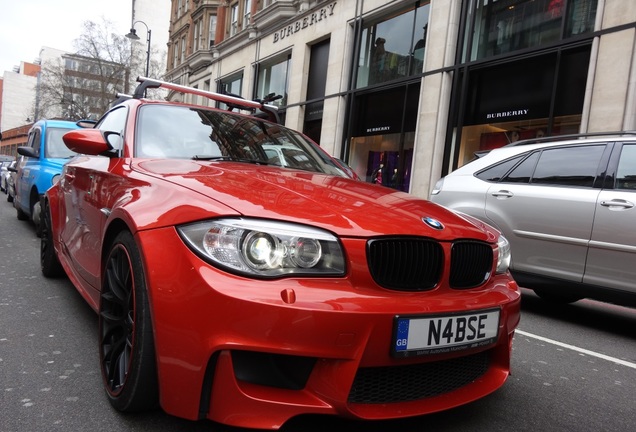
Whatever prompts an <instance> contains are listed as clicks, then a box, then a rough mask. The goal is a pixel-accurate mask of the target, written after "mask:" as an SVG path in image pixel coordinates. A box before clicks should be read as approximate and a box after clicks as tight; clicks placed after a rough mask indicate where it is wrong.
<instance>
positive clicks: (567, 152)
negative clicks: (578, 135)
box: [532, 145, 605, 187]
mask: <svg viewBox="0 0 636 432" xmlns="http://www.w3.org/2000/svg"><path fill="white" fill-rule="evenodd" d="M604 150H605V145H595V146H587V147H565V148H556V149H548V150H543V151H542V152H541V156H540V157H539V162H538V164H537V168H536V170H535V172H534V175H533V176H532V183H533V184H547V185H559V186H577V187H592V186H593V185H594V179H595V178H596V175H597V172H598V165H599V162H600V160H601V156H602V155H603V151H604Z"/></svg>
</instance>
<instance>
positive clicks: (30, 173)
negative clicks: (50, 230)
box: [13, 120, 79, 235]
mask: <svg viewBox="0 0 636 432" xmlns="http://www.w3.org/2000/svg"><path fill="white" fill-rule="evenodd" d="M77 128H79V125H78V124H77V123H75V122H71V121H64V120H39V121H37V122H36V123H35V124H34V125H33V127H32V128H31V129H30V130H29V137H28V141H27V145H26V146H23V147H18V154H20V155H21V156H22V158H20V162H19V163H18V165H17V174H16V180H15V199H14V201H13V205H14V207H15V208H16V210H17V216H18V219H20V220H31V221H33V223H34V225H35V228H36V233H37V234H38V235H39V234H40V198H41V197H42V195H43V194H44V192H46V190H47V189H48V188H50V187H51V185H53V183H54V182H55V181H56V180H57V179H58V178H59V175H60V173H61V172H62V166H63V165H64V164H65V163H66V162H67V161H68V160H69V158H71V157H73V156H74V155H75V153H74V152H73V151H71V150H70V149H69V148H68V147H66V146H65V145H64V141H62V136H63V135H64V134H65V133H66V132H68V131H69V130H72V129H77Z"/></svg>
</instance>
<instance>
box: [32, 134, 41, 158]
mask: <svg viewBox="0 0 636 432" xmlns="http://www.w3.org/2000/svg"><path fill="white" fill-rule="evenodd" d="M41 137H42V134H41V131H40V129H35V130H34V131H33V133H32V134H31V136H29V146H30V147H31V148H32V149H33V151H34V152H35V154H37V155H39V154H40V145H41V143H42V140H41Z"/></svg>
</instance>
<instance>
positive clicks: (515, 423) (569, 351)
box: [0, 195, 636, 432]
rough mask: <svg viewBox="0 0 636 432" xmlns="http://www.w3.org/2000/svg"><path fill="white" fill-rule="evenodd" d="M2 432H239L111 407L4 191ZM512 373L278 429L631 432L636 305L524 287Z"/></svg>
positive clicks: (81, 306) (69, 309) (69, 305)
mask: <svg viewBox="0 0 636 432" xmlns="http://www.w3.org/2000/svg"><path fill="white" fill-rule="evenodd" d="M0 199H1V201H0V238H1V241H0V371H1V372H0V392H1V395H2V396H1V399H0V400H1V402H0V412H1V413H2V414H1V415H0V431H2V432H18V431H93V432H98V431H109V432H116V431H131V430H135V431H174V430H180V431H181V430H183V431H185V430H188V431H239V430H244V429H238V428H232V427H227V426H223V425H219V424H217V423H213V422H210V421H198V422H192V421H186V420H182V419H178V418H175V417H171V416H169V415H166V414H165V413H163V412H161V411H157V412H152V413H146V414H137V415H122V414H120V413H118V412H116V411H115V410H114V409H113V408H111V406H110V404H109V403H108V401H107V398H106V396H105V394H104V390H103V388H102V383H101V377H100V373H99V364H98V352H97V351H98V348H97V338H96V332H97V316H96V314H95V313H94V312H93V311H92V310H91V309H90V307H89V306H88V305H87V304H86V303H85V302H84V300H83V299H82V298H81V297H80V295H79V294H78V293H77V291H75V289H74V288H73V286H72V285H71V283H70V282H69V281H68V280H67V279H57V280H49V279H45V278H44V277H43V276H42V275H41V273H40V264H39V247H40V241H39V239H38V238H37V237H36V236H35V232H34V229H33V226H32V225H31V224H29V223H27V222H21V221H18V220H17V218H16V212H15V209H14V208H13V207H12V205H11V204H10V203H7V202H6V200H5V195H0ZM522 306H523V311H522V319H521V324H520V326H519V329H518V332H517V334H516V336H515V340H514V351H513V360H512V376H511V377H510V378H509V380H508V382H507V383H506V384H505V385H504V386H503V387H502V388H501V389H500V390H498V391H497V392H495V393H494V394H492V395H490V396H488V397H486V398H484V399H482V400H479V401H477V402H474V403H472V404H469V405H466V406H462V407H458V408H455V409H453V410H450V411H446V412H442V413H438V414H434V415H429V416H421V417H416V418H410V419H402V420H395V421H382V422H361V421H351V420H347V419H341V418H332V417H317V416H307V417H301V418H296V419H293V420H292V421H290V422H288V423H287V424H286V425H285V426H284V427H283V428H282V429H281V430H283V431H303V432H305V431H325V430H333V431H365V432H374V431H377V432H380V431H425V430H431V431H432V430H437V431H439V430H443V431H577V432H584V431H612V432H621V431H625V432H628V431H634V430H636V391H635V389H636V331H634V329H636V310H634V309H628V308H623V307H618V306H614V305H609V304H603V303H598V302H594V301H588V300H583V301H580V302H577V303H575V304H573V305H569V306H559V307H557V306H550V305H548V304H546V303H545V302H543V301H541V300H540V299H539V298H538V297H536V296H535V295H534V294H533V293H532V292H530V291H527V290H524V297H523V303H522Z"/></svg>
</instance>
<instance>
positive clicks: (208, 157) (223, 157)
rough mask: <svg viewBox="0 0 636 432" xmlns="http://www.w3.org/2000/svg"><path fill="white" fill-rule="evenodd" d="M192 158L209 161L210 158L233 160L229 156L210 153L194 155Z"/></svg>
mask: <svg viewBox="0 0 636 432" xmlns="http://www.w3.org/2000/svg"><path fill="white" fill-rule="evenodd" d="M192 160H200V161H211V160H229V161H231V160H234V158H233V157H231V156H211V155H194V156H192Z"/></svg>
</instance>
